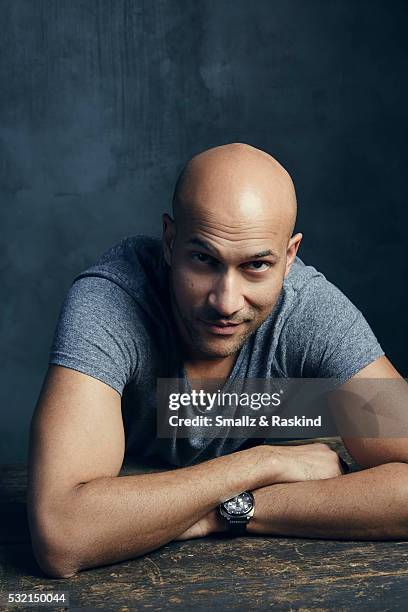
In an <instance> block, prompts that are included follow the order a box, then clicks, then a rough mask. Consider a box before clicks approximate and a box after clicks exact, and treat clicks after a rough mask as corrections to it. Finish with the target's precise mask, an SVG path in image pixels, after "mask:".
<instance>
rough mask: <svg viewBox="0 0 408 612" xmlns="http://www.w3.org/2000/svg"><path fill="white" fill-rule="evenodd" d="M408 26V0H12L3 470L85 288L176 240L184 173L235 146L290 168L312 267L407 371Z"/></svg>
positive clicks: (3, 86)
mask: <svg viewBox="0 0 408 612" xmlns="http://www.w3.org/2000/svg"><path fill="white" fill-rule="evenodd" d="M407 27H408V5H407V3H406V2H405V1H404V0H401V1H397V0H393V1H392V2H389V1H387V0H382V1H378V0H377V1H376V0H367V1H362V0H234V1H231V2H230V1H226V0H200V1H197V0H146V1H145V2H144V1H142V0H133V1H125V0H115V1H108V0H99V1H97V0H83V1H81V0H65V1H62V0H31V1H30V0H29V1H24V0H2V1H1V2H0V182H1V218H0V223H1V252H0V262H1V272H2V275H1V296H0V297H1V370H0V376H1V382H0V394H1V398H0V401H1V408H2V410H1V422H0V427H1V437H0V461H2V462H11V461H20V460H25V458H26V451H27V439H28V426H29V422H30V417H31V414H32V411H33V408H34V405H35V402H36V400H37V397H38V393H39V390H40V387H41V383H42V379H43V375H44V372H45V370H46V366H47V356H48V349H49V346H50V342H51V339H52V334H53V331H54V326H55V323H56V318H57V316H58V312H59V308H60V305H61V301H62V299H63V297H64V295H65V293H66V291H67V289H68V287H69V285H70V282H71V280H72V279H73V277H74V276H75V275H76V274H77V273H78V272H79V271H81V270H82V269H84V268H85V267H87V266H88V265H89V264H91V263H92V262H93V261H94V259H95V258H96V257H97V256H98V255H99V254H100V253H101V252H102V251H103V250H104V249H106V248H108V247H109V246H110V245H112V244H113V243H114V242H116V241H118V240H120V239H121V238H122V237H123V236H126V235H130V234H134V233H150V234H154V235H160V231H161V212H162V211H163V210H169V205H170V198H171V192H172V188H173V183H174V179H175V177H176V174H177V171H178V170H179V168H180V166H181V165H182V163H183V162H184V161H185V160H186V159H187V158H189V157H190V156H191V155H193V154H195V153H197V152H199V151H201V150H203V149H206V148H208V147H211V146H215V145H217V144H222V143H225V142H233V141H241V142H247V143H250V144H253V145H255V146H257V147H260V148H262V149H265V150H266V151H268V152H270V153H271V154H273V155H274V156H276V157H277V158H278V159H279V160H280V161H281V163H283V165H284V166H286V168H287V169H288V170H289V172H290V173H291V174H292V176H293V179H294V181H295V184H296V187H297V193H298V200H299V216H298V223H297V227H296V231H301V232H302V233H303V234H304V239H303V242H302V245H301V249H300V251H299V256H300V257H301V258H303V260H304V261H305V262H306V263H309V264H312V265H314V266H316V267H317V268H318V269H320V270H321V271H322V272H323V273H324V274H326V276H327V278H328V279H329V280H331V281H332V282H334V283H335V284H336V285H337V286H338V287H340V288H341V289H342V290H343V291H344V292H345V293H346V295H348V297H349V298H350V299H351V300H352V301H353V302H354V303H355V304H356V305H357V306H358V307H359V308H360V309H361V310H362V312H363V313H364V314H365V316H366V318H367V319H368V321H369V322H370V324H371V325H372V327H373V329H374V331H375V333H376V335H377V337H378V339H379V340H380V342H381V343H382V346H383V347H384V350H385V351H386V353H387V355H388V356H389V358H390V359H391V361H392V362H393V363H394V364H395V366H396V367H397V368H398V369H399V371H400V372H401V373H402V374H403V375H404V376H407V372H408V368H407V363H408V357H407V353H406V349H405V341H406V337H407V324H406V313H407V301H408V300H407V288H406V280H407V261H406V253H405V247H406V223H407V186H406V174H407V170H406V167H407V161H408V154H407V149H406V140H407V124H408V120H407V108H408V99H407V98H408V95H407V93H408V92H407V82H406V79H407V68H408V66H407V46H408V43H407V36H406V31H407Z"/></svg>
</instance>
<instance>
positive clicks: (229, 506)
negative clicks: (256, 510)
mask: <svg viewBox="0 0 408 612" xmlns="http://www.w3.org/2000/svg"><path fill="white" fill-rule="evenodd" d="M223 506H224V508H225V510H226V511H227V512H228V514H233V515H238V516H240V515H243V514H247V513H248V512H250V511H251V510H252V508H253V506H254V501H253V497H252V495H251V494H250V493H248V492H247V491H244V492H243V493H240V494H239V495H237V496H236V497H231V499H228V500H227V501H226V502H224V503H223Z"/></svg>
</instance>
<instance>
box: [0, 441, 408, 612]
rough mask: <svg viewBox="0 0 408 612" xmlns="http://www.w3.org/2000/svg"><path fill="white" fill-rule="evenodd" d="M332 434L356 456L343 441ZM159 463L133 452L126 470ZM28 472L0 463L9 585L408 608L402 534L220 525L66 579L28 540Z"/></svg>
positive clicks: (126, 598) (160, 601)
mask: <svg viewBox="0 0 408 612" xmlns="http://www.w3.org/2000/svg"><path fill="white" fill-rule="evenodd" d="M328 442H329V443H330V445H332V446H333V447H334V448H335V449H336V450H337V451H338V452H340V454H341V455H342V456H343V458H346V459H347V460H348V461H349V462H350V457H348V456H347V453H346V452H345V450H344V448H343V447H342V446H341V444H339V442H338V441H336V440H330V441H328ZM154 469H156V468H154V467H151V466H150V467H149V466H146V465H142V464H135V463H134V462H129V461H127V462H125V463H124V465H123V468H122V471H121V475H123V476H124V475H129V474H135V473H141V472H144V471H153V470H154ZM26 482H27V471H26V466H24V465H20V464H19V465H6V466H3V467H2V468H0V518H1V521H0V555H1V562H0V563H1V574H0V580H1V591H2V592H3V595H4V593H8V592H16V591H19V592H21V591H33V590H35V591H38V592H44V591H50V590H52V591H65V592H69V594H70V606H69V609H70V610H75V609H81V610H94V609H97V610H115V611H116V610H167V609H173V610H193V609H194V610H209V609H211V608H217V609H219V610H252V609H260V610H263V609H271V608H274V609H276V610H352V609H353V610H355V609H360V610H381V611H383V610H407V609H408V542H404V541H401V542H344V541H329V540H312V539H303V538H281V537H279V538H276V537H267V536H265V537H255V536H247V537H240V538H237V539H234V540H233V541H231V540H229V539H228V538H226V537H225V536H224V535H222V534H220V535H218V536H212V537H209V538H203V539H196V540H190V541H184V542H171V543H169V544H167V545H166V546H163V547H162V548H161V549H159V550H156V551H154V552H152V553H150V554H148V555H145V556H144V557H141V558H136V559H132V560H129V561H125V562H120V563H116V564H114V565H110V566H105V567H100V568H95V569H90V570H84V571H81V572H80V573H79V574H77V575H76V576H74V577H73V578H70V579H61V580H59V579H48V578H47V577H45V576H44V574H43V573H42V572H41V570H40V569H39V567H38V566H37V564H36V562H35V559H34V556H33V553H32V550H31V545H30V539H29V531H28V524H27V518H26V501H25V500H26ZM1 609H2V610H16V609H20V610H23V609H27V610H29V609H32V608H29V607H26V608H24V607H19V608H16V607H15V606H10V607H7V606H3V607H1ZM42 609H44V610H46V609H48V610H63V609H68V608H67V607H61V606H60V607H58V606H55V607H52V608H50V607H48V608H45V607H44V608H42Z"/></svg>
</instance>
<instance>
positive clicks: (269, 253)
mask: <svg viewBox="0 0 408 612" xmlns="http://www.w3.org/2000/svg"><path fill="white" fill-rule="evenodd" d="M187 244H193V245H195V246H199V247H201V248H203V249H206V250H207V251H209V252H210V253H214V255H218V252H217V251H216V250H215V249H214V248H213V247H212V246H211V245H210V244H209V243H208V242H206V241H205V240H202V239H201V238H197V237H194V238H190V240H188V241H187ZM268 256H271V257H274V258H275V259H279V255H278V254H277V253H274V251H272V250H271V249H266V250H265V251H260V252H259V253H254V254H253V255H248V256H247V257H245V259H259V258H260V257H268Z"/></svg>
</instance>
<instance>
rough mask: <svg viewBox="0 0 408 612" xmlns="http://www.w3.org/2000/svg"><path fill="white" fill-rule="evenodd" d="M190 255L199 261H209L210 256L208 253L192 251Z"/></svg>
mask: <svg viewBox="0 0 408 612" xmlns="http://www.w3.org/2000/svg"><path fill="white" fill-rule="evenodd" d="M191 257H192V258H193V259H194V260H195V261H199V262H201V263H208V262H210V261H211V257H210V256H209V255H205V254H204V253H192V255H191Z"/></svg>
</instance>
